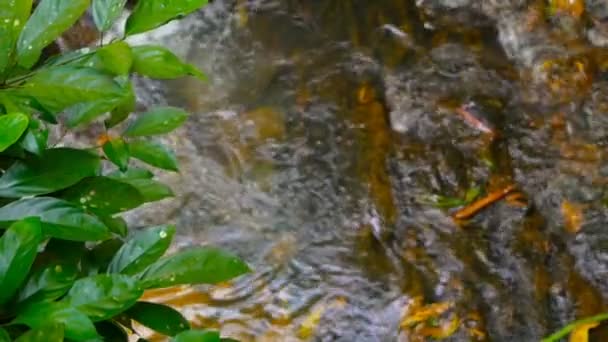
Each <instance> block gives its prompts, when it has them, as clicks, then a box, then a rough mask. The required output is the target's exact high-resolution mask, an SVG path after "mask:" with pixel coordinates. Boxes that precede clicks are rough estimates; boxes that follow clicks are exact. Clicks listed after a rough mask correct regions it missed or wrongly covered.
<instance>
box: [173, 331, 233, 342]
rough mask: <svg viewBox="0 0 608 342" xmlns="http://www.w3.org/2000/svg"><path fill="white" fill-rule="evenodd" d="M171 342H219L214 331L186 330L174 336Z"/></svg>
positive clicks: (217, 335)
mask: <svg viewBox="0 0 608 342" xmlns="http://www.w3.org/2000/svg"><path fill="white" fill-rule="evenodd" d="M172 341H173V342H221V339H220V334H219V333H218V332H216V331H204V330H187V331H184V332H182V333H180V334H179V335H177V336H175V338H173V340H172Z"/></svg>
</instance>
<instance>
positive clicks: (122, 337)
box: [87, 321, 129, 342]
mask: <svg viewBox="0 0 608 342" xmlns="http://www.w3.org/2000/svg"><path fill="white" fill-rule="evenodd" d="M95 327H96V328H97V332H98V333H99V334H100V335H101V338H100V339H98V340H97V341H87V342H105V341H108V342H129V336H128V335H127V333H126V332H125V329H124V328H123V327H121V326H120V324H119V323H116V322H113V321H102V322H97V323H95Z"/></svg>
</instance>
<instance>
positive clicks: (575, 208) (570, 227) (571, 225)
mask: <svg viewBox="0 0 608 342" xmlns="http://www.w3.org/2000/svg"><path fill="white" fill-rule="evenodd" d="M561 211H562V216H563V217H564V226H565V228H566V231H568V232H569V233H572V234H576V233H578V232H579V231H580V230H581V228H582V226H583V219H584V216H583V206H581V205H580V204H576V203H572V202H568V201H564V202H562V207H561Z"/></svg>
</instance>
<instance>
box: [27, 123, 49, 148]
mask: <svg viewBox="0 0 608 342" xmlns="http://www.w3.org/2000/svg"><path fill="white" fill-rule="evenodd" d="M48 139H49V131H48V130H47V129H35V128H32V127H31V125H30V128H29V129H28V130H27V132H26V133H25V135H24V137H23V139H22V140H21V147H23V149H24V150H26V151H28V152H30V153H33V154H35V155H37V156H42V154H43V153H44V151H45V150H46V148H47V143H48Z"/></svg>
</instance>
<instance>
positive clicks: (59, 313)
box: [13, 302, 98, 341]
mask: <svg viewBox="0 0 608 342" xmlns="http://www.w3.org/2000/svg"><path fill="white" fill-rule="evenodd" d="M13 323H19V324H25V325H27V326H29V327H30V328H32V329H39V328H43V327H45V326H47V325H49V324H53V323H56V324H63V325H64V327H65V337H66V338H69V339H73V340H76V341H84V340H88V339H94V338H96V337H97V336H98V335H97V330H95V326H94V325H93V322H91V320H90V319H89V318H88V317H87V316H86V315H85V314H84V313H82V312H80V311H78V310H77V309H76V308H74V307H72V306H70V305H69V304H68V303H65V302H52V303H41V304H36V305H30V306H27V307H25V309H24V310H23V311H22V312H21V313H20V314H19V315H18V316H17V318H15V320H14V321H13Z"/></svg>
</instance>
